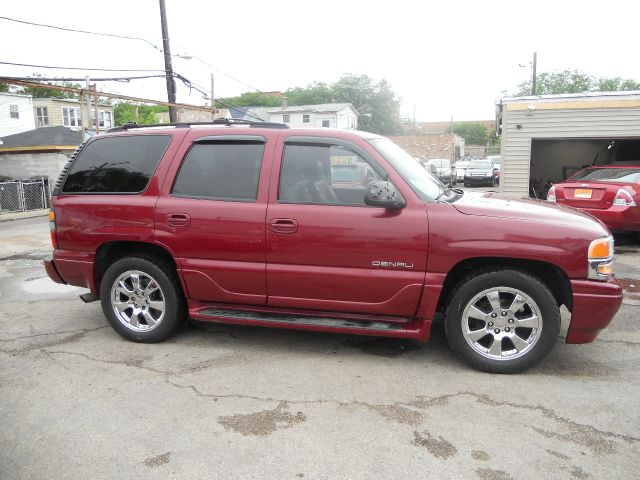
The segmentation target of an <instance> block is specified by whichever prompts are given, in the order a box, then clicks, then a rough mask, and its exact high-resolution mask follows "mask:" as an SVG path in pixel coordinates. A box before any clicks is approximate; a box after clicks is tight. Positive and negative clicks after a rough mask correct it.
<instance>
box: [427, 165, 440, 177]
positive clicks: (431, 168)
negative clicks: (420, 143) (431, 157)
mask: <svg viewBox="0 0 640 480" xmlns="http://www.w3.org/2000/svg"><path fill="white" fill-rule="evenodd" d="M429 171H430V172H431V173H432V174H434V175H438V170H436V166H435V165H434V164H433V163H432V164H431V165H429Z"/></svg>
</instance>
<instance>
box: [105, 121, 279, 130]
mask: <svg viewBox="0 0 640 480" xmlns="http://www.w3.org/2000/svg"><path fill="white" fill-rule="evenodd" d="M193 125H248V126H249V127H250V128H289V125H287V124H286V123H277V122H263V121H255V120H243V119H238V118H216V119H215V120H212V121H210V122H178V123H154V124H152V125H138V124H137V123H135V122H131V123H125V124H124V125H121V126H119V127H113V128H110V129H109V130H107V132H109V133H110V132H125V131H127V130H133V129H136V128H149V127H174V128H191V127H192V126H193Z"/></svg>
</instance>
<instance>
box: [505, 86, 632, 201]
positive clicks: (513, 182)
mask: <svg viewBox="0 0 640 480" xmlns="http://www.w3.org/2000/svg"><path fill="white" fill-rule="evenodd" d="M496 113H497V115H496V119H497V120H496V123H497V125H498V131H499V132H500V131H501V135H502V151H501V153H502V172H501V178H500V192H501V193H505V194H507V195H514V196H527V195H530V196H533V197H542V198H544V197H545V196H546V190H547V189H548V187H549V186H550V184H551V183H557V182H560V181H562V180H564V179H565V178H567V177H568V176H570V175H572V174H573V173H575V172H576V171H577V170H579V169H581V168H584V167H585V166H589V165H601V164H609V163H636V164H640V91H632V92H607V93H601V92H598V93H585V94H567V95H545V96H539V97H514V98H503V99H502V101H501V102H500V103H499V104H498V105H497V111H496Z"/></svg>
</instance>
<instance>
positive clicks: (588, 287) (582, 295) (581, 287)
mask: <svg viewBox="0 0 640 480" xmlns="http://www.w3.org/2000/svg"><path fill="white" fill-rule="evenodd" d="M571 288H572V290H573V308H572V311H571V325H570V326H569V331H568V332H567V339H566V342H567V343H590V342H593V341H594V340H595V339H596V337H597V336H598V333H600V330H602V329H603V328H605V327H606V326H607V325H609V323H611V320H612V319H613V317H614V316H615V314H616V313H617V311H618V308H620V304H621V303H622V286H621V285H620V282H618V280H616V279H615V278H611V279H610V280H609V281H607V282H598V281H595V280H571Z"/></svg>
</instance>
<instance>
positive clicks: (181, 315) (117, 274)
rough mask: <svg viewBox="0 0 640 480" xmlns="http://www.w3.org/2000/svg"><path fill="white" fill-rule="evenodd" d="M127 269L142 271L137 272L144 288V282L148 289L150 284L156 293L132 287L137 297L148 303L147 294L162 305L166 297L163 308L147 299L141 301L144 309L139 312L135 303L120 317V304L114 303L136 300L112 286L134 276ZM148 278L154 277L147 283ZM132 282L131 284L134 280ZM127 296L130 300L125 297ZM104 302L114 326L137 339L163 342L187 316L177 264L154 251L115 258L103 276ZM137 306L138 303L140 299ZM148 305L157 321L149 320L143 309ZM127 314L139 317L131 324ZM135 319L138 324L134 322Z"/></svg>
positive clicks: (102, 295) (120, 331) (103, 305)
mask: <svg viewBox="0 0 640 480" xmlns="http://www.w3.org/2000/svg"><path fill="white" fill-rule="evenodd" d="M127 272H138V273H136V274H135V275H137V276H138V278H139V280H138V282H139V283H138V285H139V286H140V288H141V287H142V286H144V287H145V291H147V288H149V291H153V293H150V294H147V295H146V297H145V296H144V295H143V294H141V295H139V296H138V295H135V294H134V293H135V292H134V291H133V289H132V291H131V292H132V295H133V296H135V297H136V302H138V301H140V302H141V303H144V301H145V300H144V298H147V301H150V302H151V304H153V303H156V304H158V305H159V304H160V301H162V304H163V305H162V309H159V310H156V309H154V308H153V307H150V306H148V305H149V303H147V306H144V305H140V307H141V309H140V313H135V311H136V310H134V305H131V306H128V307H127V309H126V310H124V311H123V312H122V313H121V314H120V316H121V317H122V319H121V318H119V316H118V315H119V314H118V313H116V310H117V308H116V307H115V306H114V305H115V303H118V304H119V305H124V304H128V303H130V302H129V300H131V301H133V300H132V298H133V297H132V296H128V295H127V294H123V293H118V292H114V291H112V288H115V283H116V282H117V281H118V279H119V278H121V277H122V276H123V275H125V280H123V281H124V282H127V281H128V280H126V279H127V278H131V276H129V277H126V274H127ZM140 274H142V275H140ZM146 278H149V279H151V280H149V281H148V283H146V285H145V284H144V282H145V279H146ZM151 281H155V284H152V282H151ZM128 285H131V283H129V284H128ZM156 287H157V288H156ZM132 288H133V287H132ZM116 298H117V299H116ZM124 299H127V300H126V301H125V300H124ZM100 302H101V304H102V310H103V312H104V314H105V316H106V317H107V320H108V321H109V323H110V324H111V326H112V327H113V329H114V330H115V331H116V332H118V333H119V334H120V335H122V336H123V337H124V338H126V339H128V340H131V341H133V342H142V343H156V342H161V341H162V340H165V339H167V338H169V337H170V336H172V335H173V334H175V333H176V332H177V331H178V329H179V328H180V325H181V324H182V323H183V321H184V320H185V319H186V318H187V307H186V300H185V298H184V293H183V292H182V287H181V285H180V280H179V279H178V274H177V273H176V271H175V268H173V266H172V265H169V264H168V263H167V262H166V261H164V260H163V259H162V258H160V257H157V256H153V255H144V254H140V255H135V256H129V257H124V258H121V259H120V260H117V261H116V262H114V263H113V264H112V265H111V266H110V267H109V268H108V269H107V271H106V272H105V274H104V276H103V277H102V283H101V285H100ZM135 307H136V308H137V307H138V304H137V303H136V305H135ZM145 309H146V312H147V313H149V315H151V318H155V319H157V320H158V321H157V323H156V324H152V323H151V322H150V321H147V320H146V318H148V317H147V316H146V315H145V314H143V313H142V312H143V311H145ZM140 315H142V316H140ZM127 317H131V318H134V317H135V320H132V321H131V323H130V324H127V322H126V321H125V319H126V318H127ZM134 322H135V324H136V325H137V327H136V326H134ZM145 325H146V329H145Z"/></svg>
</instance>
